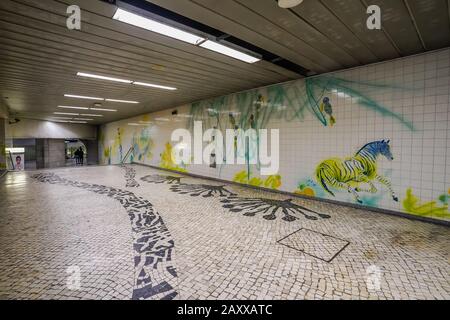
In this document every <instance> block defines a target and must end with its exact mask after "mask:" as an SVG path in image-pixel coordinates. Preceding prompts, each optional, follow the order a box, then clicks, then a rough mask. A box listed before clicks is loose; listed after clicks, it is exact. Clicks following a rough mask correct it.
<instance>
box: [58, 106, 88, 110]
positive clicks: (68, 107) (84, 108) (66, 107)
mask: <svg viewBox="0 0 450 320" xmlns="http://www.w3.org/2000/svg"><path fill="white" fill-rule="evenodd" d="M58 108H63V109H81V110H88V109H89V108H86V107H73V106H58Z"/></svg>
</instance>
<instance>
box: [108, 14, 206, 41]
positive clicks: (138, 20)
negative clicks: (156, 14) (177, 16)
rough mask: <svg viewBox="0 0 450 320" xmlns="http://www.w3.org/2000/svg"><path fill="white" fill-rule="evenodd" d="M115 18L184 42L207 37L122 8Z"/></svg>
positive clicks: (202, 39)
mask: <svg viewBox="0 0 450 320" xmlns="http://www.w3.org/2000/svg"><path fill="white" fill-rule="evenodd" d="M113 19H115V20H119V21H122V22H125V23H128V24H131V25H133V26H136V27H139V28H143V29H146V30H150V31H153V32H156V33H159V34H162V35H165V36H168V37H171V38H175V39H178V40H181V41H184V42H188V43H190V44H197V43H199V42H201V41H204V40H205V38H202V37H199V36H198V35H195V34H193V33H190V32H186V31H183V30H181V29H178V28H174V27H171V26H168V25H166V24H163V23H161V22H158V21H155V20H152V19H149V18H146V17H143V16H140V15H137V14H134V13H131V12H128V11H125V10H123V9H120V8H118V9H117V10H116V12H115V13H114V16H113Z"/></svg>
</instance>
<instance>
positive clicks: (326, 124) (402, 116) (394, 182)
mask: <svg viewBox="0 0 450 320" xmlns="http://www.w3.org/2000/svg"><path fill="white" fill-rule="evenodd" d="M449 105H450V50H449V49H446V50H441V51H436V52H432V53H428V54H424V55H418V56H413V57H408V58H405V59H399V60H395V61H390V62H386V63H381V64H376V65H371V66H366V67H361V68H356V69H351V70H345V71H340V72H336V73H333V74H327V75H322V76H318V77H313V78H307V79H300V80H297V81H293V82H288V83H284V84H277V85H272V86H269V87H265V88H259V89H255V90H250V91H245V92H240V93H235V94H231V95H227V96H223V97H218V98H215V99H210V100H204V101H200V102H195V103H192V104H190V105H184V106H181V107H177V106H174V109H175V108H176V109H177V110H178V114H177V115H172V111H173V109H171V110H166V111H161V112H155V113H152V114H147V115H143V116H139V117H135V118H131V119H127V120H123V121H118V122H114V123H109V124H106V125H104V126H103V127H102V129H101V135H100V140H101V141H100V149H101V150H100V155H101V161H102V163H103V164H117V163H120V161H121V160H122V159H123V157H124V155H125V154H126V152H127V151H128V150H129V148H130V147H131V146H134V150H133V152H132V154H131V157H130V158H129V159H127V162H129V161H130V160H131V161H134V162H138V163H145V164H151V165H155V166H160V167H162V168H166V169H172V170H178V171H186V172H191V173H195V174H199V175H203V176H207V177H214V178H220V179H226V180H230V181H235V182H239V183H244V184H250V185H254V186H260V187H265V188H272V189H278V190H283V191H288V192H292V193H296V194H300V195H304V196H310V197H317V198H326V199H333V200H338V201H342V202H350V203H355V204H362V205H365V206H371V207H376V208H383V209H388V210H395V211H401V212H404V213H409V214H412V215H418V216H423V217H429V218H434V219H445V220H450V211H449V208H448V202H449V199H450V189H449V188H450V160H449V159H450V158H449V155H450V106H449ZM194 121H202V123H203V130H204V131H205V130H206V129H209V128H217V129H220V130H222V132H224V131H225V129H233V130H237V129H244V130H246V129H248V128H254V129H261V128H266V129H279V130H280V170H279V172H278V174H275V175H271V176H262V175H261V174H260V170H259V169H260V166H259V165H258V164H254V165H251V164H249V163H247V164H245V165H237V164H233V165H232V164H226V163H225V164H217V165H215V164H213V165H206V164H204V165H197V164H181V165H176V164H175V163H174V161H173V159H172V157H171V152H172V148H174V144H173V143H172V142H171V141H170V135H171V133H172V131H173V130H174V129H176V128H188V129H191V130H192V128H193V123H194ZM205 145H206V143H205ZM257 145H258V144H257V143H256V146H257ZM226 147H227V148H228V147H233V146H226ZM234 147H235V146H234ZM256 151H257V147H256V148H253V149H252V148H250V150H249V151H248V152H247V154H246V155H245V158H246V159H247V160H249V159H251V158H252V157H255V155H256V153H257V152H256Z"/></svg>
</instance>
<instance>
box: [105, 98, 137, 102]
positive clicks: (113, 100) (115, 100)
mask: <svg viewBox="0 0 450 320" xmlns="http://www.w3.org/2000/svg"><path fill="white" fill-rule="evenodd" d="M105 100H106V101H110V102H121V103H139V102H137V101H128V100H117V99H105Z"/></svg>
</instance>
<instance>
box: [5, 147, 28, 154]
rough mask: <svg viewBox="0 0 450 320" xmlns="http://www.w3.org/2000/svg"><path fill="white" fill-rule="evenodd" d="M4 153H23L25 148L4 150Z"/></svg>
mask: <svg viewBox="0 0 450 320" xmlns="http://www.w3.org/2000/svg"><path fill="white" fill-rule="evenodd" d="M5 151H6V152H11V153H24V152H25V148H5Z"/></svg>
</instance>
